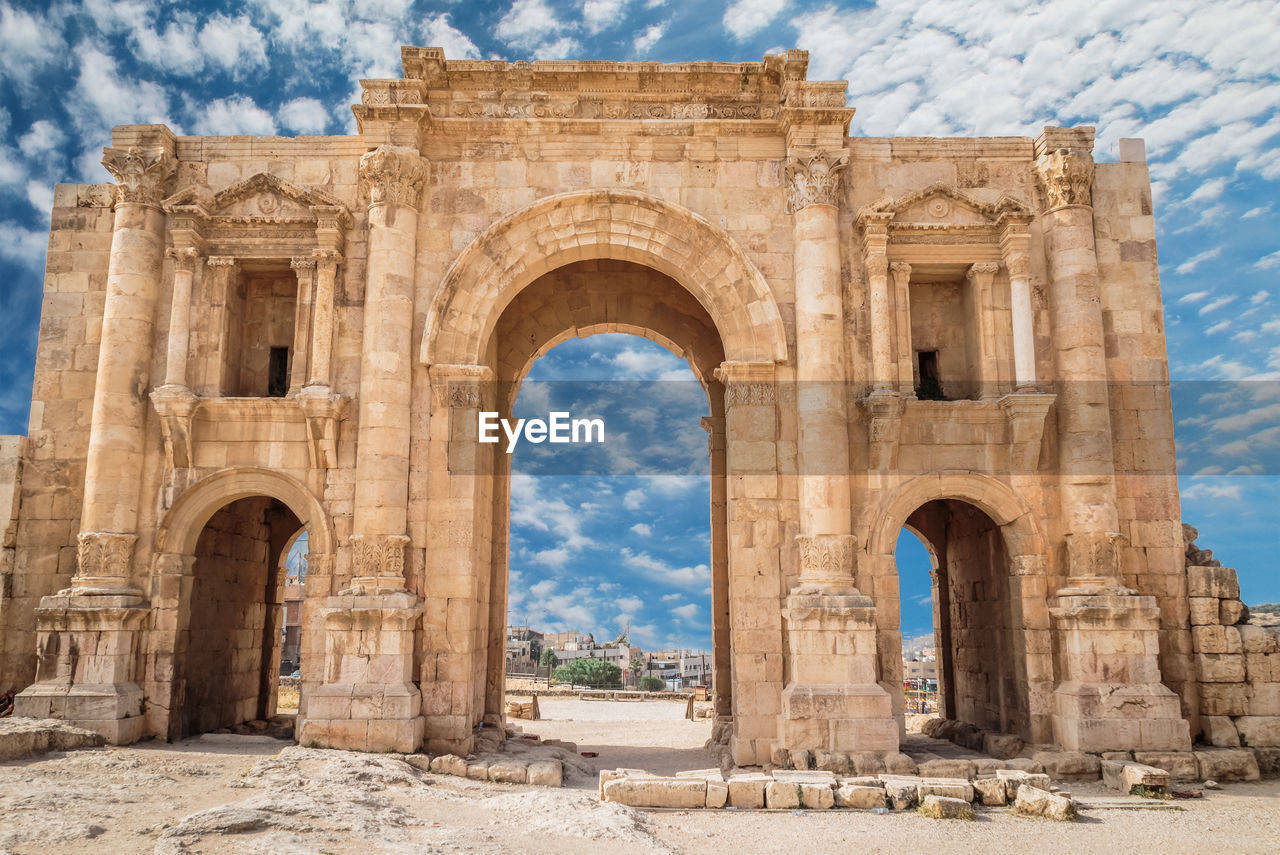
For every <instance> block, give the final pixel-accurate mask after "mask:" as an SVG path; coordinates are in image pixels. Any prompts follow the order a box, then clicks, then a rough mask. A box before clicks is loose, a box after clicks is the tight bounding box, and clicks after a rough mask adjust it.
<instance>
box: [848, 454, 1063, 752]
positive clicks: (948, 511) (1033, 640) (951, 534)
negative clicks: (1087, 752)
mask: <svg viewBox="0 0 1280 855" xmlns="http://www.w3.org/2000/svg"><path fill="white" fill-rule="evenodd" d="M904 528H905V529H907V530H908V531H910V532H911V533H912V534H914V535H915V536H916V537H918V538H920V540H921V541H922V542H923V543H924V544H925V545H926V546H927V547H928V549H929V552H930V554H931V558H932V562H933V564H934V567H933V571H932V572H933V585H932V587H933V607H934V641H935V649H936V656H937V664H938V683H939V686H938V696H939V701H940V707H941V710H940V711H941V713H942V715H943V716H944V717H947V718H952V719H956V720H958V721H962V722H966V723H969V724H974V725H976V726H978V727H980V728H982V729H984V730H988V731H992V732H997V733H1009V734H1014V735H1017V736H1019V737H1021V738H1023V739H1024V740H1027V741H1029V742H1051V741H1052V739H1053V736H1052V734H1053V721H1052V716H1053V687H1054V668H1053V648H1052V635H1051V624H1050V618H1049V612H1048V600H1047V588H1048V556H1047V554H1046V552H1045V549H1044V546H1043V543H1044V541H1043V538H1042V536H1041V535H1040V533H1039V531H1038V530H1037V528H1036V526H1035V524H1034V522H1033V520H1032V515H1031V514H1030V512H1029V509H1028V508H1027V507H1026V506H1025V504H1024V503H1023V501H1022V499H1021V498H1020V497H1019V496H1018V495H1017V494H1016V493H1014V492H1013V490H1012V489H1010V488H1009V487H1008V486H1007V485H1005V484H1003V483H1001V482H999V481H996V480H995V479H993V478H988V477H986V476H982V475H975V474H971V473H943V474H938V475H926V476H921V477H919V478H915V479H912V480H911V481H908V482H906V483H905V484H902V485H900V486H899V487H898V489H896V490H893V491H890V495H889V498H888V499H887V500H886V501H885V502H884V503H883V504H882V505H881V508H880V510H879V512H878V514H877V517H876V522H875V524H874V527H873V529H872V535H871V542H870V544H869V550H868V551H869V552H870V557H871V566H872V568H873V572H874V573H876V574H877V576H881V577H884V578H883V579H882V580H878V582H879V583H878V584H877V586H876V588H875V590H877V591H878V592H888V591H892V593H891V594H890V595H889V596H880V597H877V606H878V611H879V614H878V616H877V620H878V622H879V626H880V651H879V655H880V660H881V661H880V664H881V673H882V674H883V675H884V681H885V688H886V689H887V690H889V691H890V692H891V693H892V694H894V695H895V707H896V709H897V710H898V713H897V714H898V715H899V716H901V715H903V710H904V702H903V662H902V637H901V630H900V623H901V621H900V614H901V612H900V599H899V597H898V590H899V579H898V573H899V568H898V567H897V565H896V561H895V546H896V544H897V540H898V535H899V533H900V532H901V531H902V530H903V529H904Z"/></svg>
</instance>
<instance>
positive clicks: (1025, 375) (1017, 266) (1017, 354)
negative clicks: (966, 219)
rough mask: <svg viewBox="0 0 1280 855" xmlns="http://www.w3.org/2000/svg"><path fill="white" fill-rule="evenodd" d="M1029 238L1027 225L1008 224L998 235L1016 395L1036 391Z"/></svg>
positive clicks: (1034, 333) (1034, 334)
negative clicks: (1006, 289) (1006, 280)
mask: <svg viewBox="0 0 1280 855" xmlns="http://www.w3.org/2000/svg"><path fill="white" fill-rule="evenodd" d="M1030 245H1031V235H1030V234H1028V232H1027V228H1026V225H1024V224H1021V223H1018V224H1010V225H1008V226H1006V227H1005V229H1004V231H1002V232H1001V233H1000V253H1001V255H1002V256H1003V258H1004V266H1005V269H1006V270H1008V271H1009V302H1010V308H1011V314H1012V316H1013V317H1012V321H1013V376H1014V386H1015V389H1016V391H1017V392H1035V391H1036V332H1035V314H1034V313H1033V311H1032V308H1031V249H1030Z"/></svg>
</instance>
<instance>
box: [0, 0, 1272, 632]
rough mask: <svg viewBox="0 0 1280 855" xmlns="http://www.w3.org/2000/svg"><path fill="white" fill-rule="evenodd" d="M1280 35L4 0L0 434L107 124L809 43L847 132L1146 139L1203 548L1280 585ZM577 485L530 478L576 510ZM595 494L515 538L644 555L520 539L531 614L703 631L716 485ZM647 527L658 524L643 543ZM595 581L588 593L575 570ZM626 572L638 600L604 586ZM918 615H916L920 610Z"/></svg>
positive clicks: (1007, 19)
mask: <svg viewBox="0 0 1280 855" xmlns="http://www.w3.org/2000/svg"><path fill="white" fill-rule="evenodd" d="M1278 43H1280V6H1278V5H1277V4H1275V3H1274V2H1268V0H1257V2H1253V0H1217V2H1209V0H1200V1H1199V2H1192V0H1166V2H1162V3H1142V2H1138V3H1135V2H1132V0H1057V2H1045V3H1036V4H1029V3H1019V2H1012V1H1011V0H938V1H937V2H930V3H925V4H914V3H902V2H887V0H886V2H883V3H880V4H875V3H830V2H823V1H822V0H819V2H803V1H802V0H740V2H734V3H730V4H722V5H717V4H713V3H681V2H676V0H665V2H664V0H570V2H554V0H514V2H512V0H500V2H458V3H424V2H409V0H362V2H353V0H325V2H312V1H311V0H250V2H247V3H218V2H206V3H199V4H186V3H181V2H169V0H122V2H109V0H78V2H71V0H67V2H52V3H45V4H41V3H37V2H26V3H17V4H15V3H12V2H11V0H0V228H2V229H3V231H2V234H3V235H4V238H3V240H0V313H3V316H4V317H6V318H8V322H7V326H8V330H7V333H6V335H4V336H3V337H0V376H3V377H4V379H5V381H6V382H5V383H4V384H3V386H0V432H5V433H23V432H25V428H26V417H27V409H28V405H29V398H30V388H31V376H32V365H33V360H34V350H35V339H36V329H37V325H38V315H39V305H40V281H41V275H42V271H43V264H44V250H45V245H46V242H47V230H48V211H49V207H50V203H51V200H52V190H53V184H54V182H56V181H87V182H99V181H105V180H107V175H106V172H105V171H104V170H103V169H102V167H101V166H100V165H99V164H98V161H99V160H100V150H101V147H102V146H103V145H104V144H106V143H107V142H108V141H109V138H110V137H109V130H110V126H111V125H113V124H124V123H130V122H152V121H163V122H166V123H168V124H169V125H170V127H172V128H173V129H174V130H175V131H177V132H179V133H188V134H190V133H198V134H282V135H295V134H337V133H348V132H351V131H352V130H353V129H354V122H353V120H352V116H351V112H350V109H349V105H350V104H351V103H354V102H355V101H357V100H358V97H357V90H358V83H357V81H358V80H359V79H360V78H362V77H394V76H399V73H400V69H399V47H400V45H401V44H419V45H439V46H442V47H444V48H445V52H446V55H447V56H449V57H451V58H491V57H493V58H503V59H509V60H514V59H554V58H562V57H574V58H582V59H619V60H627V59H630V60H634V59H649V60H659V61H681V60H691V59H712V60H758V59H759V58H760V57H761V56H762V55H763V54H764V53H765V52H773V51H778V50H782V49H785V48H789V47H799V48H805V49H808V50H809V51H810V52H811V64H810V77H811V78H813V79H820V78H825V79H837V78H845V79H848V80H849V81H850V84H849V93H850V96H849V100H850V104H851V105H852V106H854V107H856V108H857V110H858V113H857V115H856V116H855V117H854V119H853V125H852V129H851V132H852V133H853V134H862V135H884V136H887V135H949V134H954V135H1002V134H1005V135H1034V134H1035V133H1037V131H1038V129H1039V128H1040V127H1041V126H1042V125H1045V124H1065V125H1070V124H1078V123H1090V124H1096V125H1097V126H1098V146H1097V150H1096V156H1097V157H1098V159H1099V160H1107V159H1110V158H1112V157H1113V150H1114V145H1115V141H1116V140H1118V139H1119V138H1121V137H1143V138H1145V139H1146V141H1147V151H1148V155H1149V160H1150V163H1151V170H1152V177H1153V179H1154V182H1155V183H1154V190H1155V204H1156V216H1157V224H1158V234H1157V239H1158V243H1159V247H1160V261H1161V272H1162V278H1163V286H1164V295H1165V316H1166V322H1167V328H1168V335H1169V349H1170V353H1171V368H1172V372H1173V376H1174V378H1175V380H1176V381H1178V382H1179V386H1178V388H1177V389H1176V390H1175V398H1176V401H1177V404H1176V407H1175V419H1176V420H1177V422H1178V427H1177V432H1178V441H1179V449H1180V455H1181V458H1182V462H1181V465H1180V474H1181V479H1182V485H1183V498H1184V517H1185V518H1186V519H1187V520H1188V521H1190V522H1193V523H1195V524H1196V525H1198V526H1199V528H1200V529H1201V532H1202V535H1201V541H1200V542H1201V545H1202V546H1206V547H1209V548H1213V549H1215V550H1216V552H1217V554H1218V556H1219V557H1220V558H1222V559H1223V561H1224V563H1226V564H1228V565H1231V566H1235V567H1236V568H1237V569H1238V570H1239V571H1240V576H1241V581H1242V586H1243V588H1244V591H1245V597H1246V599H1248V600H1250V601H1253V602H1261V601H1268V600H1269V601H1280V574H1278V573H1276V572H1275V571H1274V570H1273V561H1274V556H1275V555H1277V554H1280V479H1277V477H1276V476H1277V474H1280V461H1278V460H1277V452H1278V450H1280V283H1277V281H1276V280H1277V274H1278V273H1280V229H1277V222H1278V221H1280V214H1278V212H1277V206H1278V205H1280V203H1278V202H1277V199H1278V198H1280V193H1277V190H1280V51H1277V50H1276V49H1275V45H1276V44H1278ZM628 346H630V347H632V349H634V350H635V352H636V353H638V354H641V356H642V357H643V356H644V353H645V352H646V348H647V349H650V350H652V349H653V346H651V345H648V344H647V343H644V342H640V341H639V340H634V343H633V344H623V345H619V344H616V343H612V342H606V341H605V339H604V338H603V337H601V338H599V339H592V340H588V341H586V342H582V343H578V342H574V343H569V344H566V345H564V346H562V348H558V349H557V350H555V351H553V352H552V354H550V355H549V356H548V357H546V358H544V359H543V360H542V361H541V362H540V363H539V365H538V366H535V369H534V370H535V373H536V374H537V376H538V377H544V374H543V373H541V372H545V377H544V379H555V378H562V377H565V376H571V375H566V374H564V373H563V371H564V370H572V369H573V368H574V366H575V365H589V364H592V362H591V361H592V360H593V359H596V360H597V362H596V363H595V367H597V368H600V367H608V365H607V364H606V363H607V360H608V359H610V358H612V357H614V356H616V355H617V354H618V353H621V352H623V351H625V350H626V349H627V347H628ZM562 350H563V352H564V355H561V351H562ZM650 358H651V359H652V360H657V363H655V364H661V359H662V357H661V356H660V355H659V356H654V355H652V354H650V357H645V358H642V359H640V360H638V362H637V365H635V366H632V368H634V369H635V371H636V372H638V373H633V374H627V373H624V372H623V369H624V367H625V366H621V365H614V366H613V368H615V369H617V371H618V372H619V373H615V374H614V375H612V376H613V378H614V379H617V378H619V377H635V378H638V379H644V378H650V377H657V376H659V374H661V373H662V372H663V371H668V370H670V371H674V370H675V368H674V367H668V368H662V369H660V370H657V373H655V369H653V368H652V366H650V365H649V364H648V361H647V360H650ZM544 364H545V365H544ZM558 366H559V367H558ZM591 376H599V375H591ZM691 418H692V422H690V424H691V425H692V429H693V430H695V431H698V433H700V430H699V429H698V428H697V419H696V417H691ZM535 463H536V461H534V459H533V457H532V456H531V457H530V462H529V465H531V466H532V465H535ZM556 477H561V476H539V477H538V478H531V479H529V480H528V481H526V482H524V483H525V486H523V487H521V488H520V489H522V490H525V491H528V492H527V496H530V497H531V496H533V495H540V496H558V497H559V498H561V499H563V497H564V494H563V491H562V490H561V489H560V488H558V487H556V486H555V485H554V481H553V479H554V478H556ZM627 477H629V478H634V479H643V478H644V477H645V476H643V475H634V476H627ZM690 478H691V480H693V481H698V480H699V479H697V478H693V477H692V476H690ZM597 488H598V493H599V495H594V494H593V496H594V497H593V498H592V500H591V501H592V502H595V500H596V499H599V504H600V505H601V508H605V507H606V506H607V508H608V509H607V510H600V511H598V512H596V511H591V512H584V511H582V509H580V508H579V509H578V511H576V512H575V511H573V510H572V509H570V512H569V513H567V516H574V517H578V518H579V528H578V530H577V533H576V534H575V533H574V530H573V529H572V528H556V527H553V526H551V525H550V524H549V523H548V522H547V520H549V519H550V518H551V517H549V516H548V517H547V518H546V519H543V520H537V519H532V520H528V521H527V522H520V515H519V512H518V508H517V513H516V518H517V527H516V530H515V532H514V533H513V538H514V541H513V542H514V543H515V544H516V548H517V549H518V550H527V551H528V553H529V554H530V555H537V554H538V553H541V552H547V551H548V550H556V549H560V548H564V549H566V550H568V551H570V552H572V551H573V548H572V547H571V546H570V544H573V543H578V544H579V545H580V544H581V540H578V541H574V540H573V539H572V538H574V537H577V538H588V539H589V540H590V541H591V542H592V543H603V544H608V545H609V546H610V547H612V546H615V545H617V544H621V545H622V548H623V549H627V550H630V553H629V554H630V555H631V556H632V559H631V562H630V564H629V565H627V564H626V562H625V561H620V560H619V559H617V557H616V555H615V558H614V560H613V561H612V562H608V561H605V560H604V559H603V558H602V557H601V556H600V555H599V554H597V553H596V552H595V551H594V550H593V549H591V548H588V549H586V550H584V552H583V554H584V555H588V556H590V560H591V564H590V566H588V565H587V564H586V563H584V564H582V565H577V564H572V563H568V562H566V563H565V564H563V565H561V566H559V567H552V566H550V565H548V564H547V563H546V561H545V559H544V560H543V561H542V562H541V563H539V562H537V561H533V560H531V559H530V560H526V558H524V557H521V556H522V555H523V553H520V554H518V555H517V556H516V557H518V558H519V559H520V560H519V561H516V560H515V558H513V567H514V568H516V569H517V571H518V572H520V573H522V574H527V575H524V576H522V577H521V580H522V582H523V583H524V585H525V587H524V588H523V590H524V591H525V592H526V593H525V596H526V598H527V599H526V600H525V601H524V603H525V605H526V606H527V607H529V608H532V603H534V601H535V598H538V597H541V598H542V600H544V601H547V602H550V601H551V600H552V599H553V598H555V597H560V598H562V599H561V600H560V601H559V602H567V601H569V600H574V599H587V598H589V599H590V600H591V601H592V602H593V603H596V604H600V605H598V606H597V607H596V609H595V610H594V611H593V612H592V613H591V616H592V620H595V621H597V622H598V627H599V629H600V630H601V631H611V630H612V628H613V626H614V625H616V617H617V615H619V614H623V613H624V612H625V611H626V610H625V609H624V608H622V607H623V606H630V605H632V604H631V602H630V601H629V600H628V599H627V598H628V597H634V598H638V599H641V600H644V601H645V603H652V602H655V601H656V602H658V603H662V602H663V600H662V597H666V596H670V597H672V599H671V600H669V601H667V602H668V603H672V604H675V603H678V604H677V605H675V606H674V608H677V609H679V608H685V607H686V606H697V608H698V611H694V610H693V609H691V608H685V613H687V615H688V616H689V622H688V623H686V622H684V621H683V620H678V621H677V622H675V623H668V624H666V625H663V626H659V625H658V621H657V619H656V616H657V615H658V612H656V611H653V610H652V606H650V605H645V606H644V607H643V608H636V609H633V610H632V612H631V614H632V615H633V625H634V626H648V625H650V624H652V625H653V626H654V630H653V631H654V632H655V633H656V636H655V637H657V638H659V639H660V640H667V639H672V638H674V639H686V640H687V642H688V646H705V639H706V624H707V608H708V603H709V600H708V598H707V597H706V596H705V595H703V594H699V593H698V590H697V589H696V585H695V584H694V583H693V582H692V579H693V577H695V576H696V573H694V572H693V571H695V570H696V569H697V568H698V567H699V566H700V565H704V564H705V563H706V556H705V552H706V550H705V546H704V543H703V542H702V541H700V540H698V537H697V536H695V535H693V534H690V533H689V532H688V531H687V530H686V529H685V528H683V527H682V526H685V525H686V524H687V525H693V523H694V522H703V521H705V517H706V511H705V508H706V502H705V489H706V488H705V486H701V487H698V488H696V489H695V488H689V489H688V490H686V491H684V492H680V491H678V490H677V489H676V484H675V482H663V481H654V483H653V484H652V485H650V486H648V487H646V488H644V489H646V491H647V492H646V497H651V498H646V501H645V503H643V504H642V506H641V507H640V508H637V509H631V508H628V507H627V506H626V501H625V500H626V495H627V494H628V492H630V490H620V488H619V487H618V486H617V485H612V486H610V485H607V484H604V483H603V482H602V483H600V484H599V485H597V487H593V488H592V490H597ZM697 490H702V491H704V492H703V494H702V495H699V494H698V493H697ZM664 491H665V492H664ZM619 493H620V494H621V497H622V500H621V501H622V505H621V507H620V508H619V507H618V503H619ZM519 496H520V493H519V492H517V498H519ZM634 503H635V502H634V501H633V504H634ZM539 523H545V524H546V529H545V530H544V529H540V528H539V527H538V524H539ZM566 525H567V524H566ZM637 525H648V526H649V527H650V528H651V529H652V531H653V536H652V537H651V538H650V539H649V540H647V541H642V540H639V539H636V538H638V537H639V536H638V535H635V533H634V532H633V528H634V526H637ZM633 535H635V536H634V537H633ZM605 551H606V552H607V550H605ZM641 556H643V557H644V558H645V561H644V562H642V561H641ZM585 560H586V559H584V562H585ZM521 562H523V563H521ZM916 563H918V560H917V562H916ZM624 565H625V567H624ZM624 570H625V572H624ZM684 570H688V571H690V572H689V573H687V574H681V573H679V572H678V571H684ZM923 572H924V571H923V570H920V571H919V573H912V574H904V602H905V601H907V599H908V597H907V596H906V589H907V588H908V587H909V586H908V584H907V583H908V580H909V579H910V580H916V579H918V578H919V577H920V575H921V574H923ZM575 574H576V575H575ZM672 574H675V575H674V576H673V575H672ZM597 578H598V579H599V580H600V583H599V584H596V583H591V584H592V585H594V587H591V588H590V589H589V591H587V592H586V594H584V595H581V596H575V593H574V592H575V590H577V589H575V588H574V587H573V584H574V580H575V579H577V580H579V581H581V585H587V584H588V583H587V582H586V581H583V580H588V579H597ZM673 578H678V579H679V580H680V581H681V584H682V585H683V587H682V586H680V585H676V584H674V583H673V582H672V581H671V580H672V579H673ZM924 578H925V579H926V580H927V574H925V575H924ZM626 580H632V581H628V584H633V587H632V588H629V589H627V592H624V591H622V589H621V588H619V589H617V590H614V589H609V588H607V587H601V585H604V586H607V585H609V584H615V583H616V584H619V585H622V584H623V581H626ZM662 580H665V581H662ZM686 582H687V583H688V584H685V583H686ZM926 584H927V582H926ZM552 585H553V587H549V586H552ZM539 586H540V587H539ZM514 591H515V587H514V586H513V593H514ZM535 591H536V592H541V593H535ZM677 594H679V596H680V599H679V600H677V599H675V595H677ZM917 596H918V594H917ZM564 598H568V600H566V599H564ZM605 603H607V604H608V608H606V607H605V605H603V604H605ZM615 606H616V607H617V608H615ZM549 611H550V610H549ZM921 614H923V615H925V620H926V621H927V611H925V610H923V609H922V610H921ZM578 617H583V618H585V616H584V615H578ZM697 620H701V622H702V623H701V629H699V626H698V624H697ZM904 625H919V615H916V616H915V617H905V618H904Z"/></svg>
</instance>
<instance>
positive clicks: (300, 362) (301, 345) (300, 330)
mask: <svg viewBox="0 0 1280 855" xmlns="http://www.w3.org/2000/svg"><path fill="white" fill-rule="evenodd" d="M289 266H290V267H292V268H293V270H294V272H295V273H296V274H297V278H298V299H297V301H296V303H295V306H296V308H295V309H294V315H293V354H292V356H293V360H292V361H293V364H292V365H291V366H290V367H289V392H288V394H289V396H290V397H292V396H294V395H297V394H298V392H299V391H301V389H302V386H303V384H304V383H306V382H307V364H308V362H309V361H310V355H311V313H312V303H313V301H314V299H315V287H316V259H314V258H309V257H308V258H294V259H290V261H289Z"/></svg>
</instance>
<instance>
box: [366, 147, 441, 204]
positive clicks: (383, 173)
mask: <svg viewBox="0 0 1280 855" xmlns="http://www.w3.org/2000/svg"><path fill="white" fill-rule="evenodd" d="M360 179H361V180H362V181H364V182H365V183H366V184H368V185H369V204H371V205H380V204H388V203H389V204H393V205H407V206H409V207H410V208H417V207H418V202H419V200H420V199H421V198H422V188H423V187H424V186H425V185H426V182H427V168H426V164H425V163H424V162H423V160H422V157H421V156H420V155H419V154H418V152H417V151H415V150H414V149H411V148H404V147H399V146H390V145H380V146H378V147H377V148H375V149H374V150H373V151H371V152H368V153H367V154H365V155H364V156H363V157H361V158H360Z"/></svg>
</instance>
